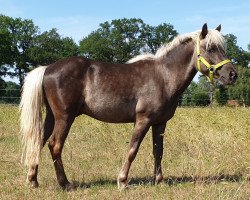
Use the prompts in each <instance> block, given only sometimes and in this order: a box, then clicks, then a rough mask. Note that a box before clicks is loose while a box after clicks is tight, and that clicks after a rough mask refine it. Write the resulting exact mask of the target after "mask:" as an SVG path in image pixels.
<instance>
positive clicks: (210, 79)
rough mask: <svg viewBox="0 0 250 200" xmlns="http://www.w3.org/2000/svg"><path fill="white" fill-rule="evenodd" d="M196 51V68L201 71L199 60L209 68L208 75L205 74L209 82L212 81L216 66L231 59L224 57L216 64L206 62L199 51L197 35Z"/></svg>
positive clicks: (220, 65)
mask: <svg viewBox="0 0 250 200" xmlns="http://www.w3.org/2000/svg"><path fill="white" fill-rule="evenodd" d="M196 52H197V56H198V59H197V69H198V70H199V71H200V72H201V62H202V63H203V64H204V65H205V66H206V67H207V69H208V70H209V75H208V76H207V75H206V77H207V79H208V80H209V82H213V78H214V72H215V71H216V70H217V69H218V68H220V67H222V66H223V65H225V64H227V63H230V62H231V60H229V59H226V60H223V61H221V62H219V63H217V64H216V65H210V64H209V62H207V61H206V59H205V58H204V57H203V56H201V52H200V38H199V36H198V38H197V42H196ZM201 73H202V72H201Z"/></svg>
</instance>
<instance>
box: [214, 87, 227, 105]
mask: <svg viewBox="0 0 250 200" xmlns="http://www.w3.org/2000/svg"><path fill="white" fill-rule="evenodd" d="M215 99H216V102H217V103H218V104H219V105H221V106H223V105H226V104H227V100H228V92H227V89H226V88H225V87H224V86H223V85H219V86H217V89H216V90H215Z"/></svg>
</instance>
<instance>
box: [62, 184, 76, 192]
mask: <svg viewBox="0 0 250 200" xmlns="http://www.w3.org/2000/svg"><path fill="white" fill-rule="evenodd" d="M62 188H63V190H65V191H67V192H71V191H75V190H76V186H75V185H74V184H72V183H67V184H66V185H65V186H63V187H62Z"/></svg>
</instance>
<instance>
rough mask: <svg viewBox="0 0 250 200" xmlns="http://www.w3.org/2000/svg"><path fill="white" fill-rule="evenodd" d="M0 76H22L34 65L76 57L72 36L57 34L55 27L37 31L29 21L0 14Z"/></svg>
mask: <svg viewBox="0 0 250 200" xmlns="http://www.w3.org/2000/svg"><path fill="white" fill-rule="evenodd" d="M0 36H1V38H0V42H1V43H0V75H1V76H6V75H10V76H12V77H18V79H19V84H20V85H21V86H22V84H23V80H24V76H25V74H26V73H27V72H29V71H30V70H31V69H32V68H34V67H36V66H37V65H48V64H50V63H52V62H55V61H56V60H58V59H61V58H64V57H69V56H76V55H78V54H79V49H78V46H77V45H76V43H75V42H74V41H73V39H72V38H69V37H61V36H60V35H59V34H58V33H57V30H56V29H52V30H50V31H45V32H44V33H42V34H40V32H39V28H38V27H37V26H35V25H34V23H33V22H32V20H26V19H25V20H22V19H21V18H16V19H14V18H11V17H8V16H4V15H0Z"/></svg>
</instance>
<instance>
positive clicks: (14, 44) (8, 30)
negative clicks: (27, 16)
mask: <svg viewBox="0 0 250 200" xmlns="http://www.w3.org/2000/svg"><path fill="white" fill-rule="evenodd" d="M0 30H1V34H2V35H3V36H4V37H2V38H1V40H4V41H5V44H3V46H4V47H5V50H7V51H5V50H3V51H4V52H5V53H4V54H5V55H4V54H3V55H4V57H3V58H1V63H0V64H1V66H2V67H1V68H3V67H5V66H6V65H7V66H9V68H8V69H6V68H5V73H6V71H7V70H8V74H9V75H11V76H17V77H18V78H19V82H20V85H22V84H23V79H24V75H25V73H27V72H28V71H29V65H30V62H29V60H30V59H29V55H28V50H29V48H30V46H31V44H32V39H33V37H34V36H35V35H36V34H37V32H38V27H37V26H35V25H34V23H33V22H32V20H22V19H21V18H16V19H13V18H11V17H8V16H4V15H0ZM10 68H11V69H12V71H10Z"/></svg>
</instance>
